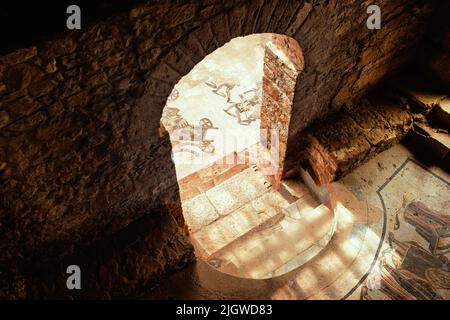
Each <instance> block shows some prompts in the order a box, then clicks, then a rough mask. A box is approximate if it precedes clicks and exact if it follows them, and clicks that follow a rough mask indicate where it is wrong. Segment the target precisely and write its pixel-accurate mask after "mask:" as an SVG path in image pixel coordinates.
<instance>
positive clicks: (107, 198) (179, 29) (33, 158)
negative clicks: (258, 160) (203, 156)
mask: <svg viewBox="0 0 450 320" xmlns="http://www.w3.org/2000/svg"><path fill="white" fill-rule="evenodd" d="M378 4H379V5H380V7H381V9H382V12H383V21H384V22H383V28H382V29H381V30H378V31H370V30H368V29H367V28H366V27H365V23H366V19H367V14H366V10H365V6H366V3H365V2H361V1H359V0H349V1H338V0H329V1H316V0H314V1H309V2H308V1H296V0H287V1H285V0H282V1H281V0H279V1H272V0H271V1H268V0H267V1H266V0H247V1H244V0H242V1H239V0H230V1H218V0H207V1H183V2H182V1H176V2H174V1H158V2H149V3H147V4H143V5H139V6H137V7H136V8H134V9H133V10H131V11H130V12H124V13H122V14H119V15H116V16H114V17H111V18H109V19H106V20H103V21H101V22H99V23H96V24H94V25H92V26H89V27H88V28H86V29H83V30H82V31H80V32H68V33H66V34H65V35H61V36H60V37H59V38H57V39H53V40H51V41H48V42H45V43H36V46H33V47H29V48H18V49H17V50H16V51H14V52H11V53H9V54H7V55H3V56H1V57H0V185H1V187H0V278H4V277H5V275H6V274H8V273H14V274H15V275H16V276H15V277H16V279H17V281H15V280H11V279H12V276H11V277H10V278H8V276H6V279H9V280H7V281H6V284H7V287H8V289H2V288H0V297H13V296H14V297H22V298H23V297H36V296H40V297H48V296H50V295H51V292H52V288H51V286H49V287H48V288H43V287H39V288H38V287H36V285H34V283H36V282H33V281H31V280H30V281H28V280H27V279H28V278H30V279H34V278H35V277H37V276H38V275H39V274H42V273H43V272H44V271H42V270H41V269H39V268H38V267H37V265H40V264H41V263H42V264H43V265H47V264H49V263H47V262H46V261H50V262H51V261H54V260H56V261H59V260H62V258H63V257H70V256H71V255H75V256H76V253H77V252H78V251H79V250H80V248H85V247H90V246H94V244H95V243H98V242H99V241H102V239H107V238H108V237H112V236H113V235H114V234H117V233H118V232H120V231H121V230H124V229H125V228H127V227H128V226H130V224H131V223H133V222H134V221H138V220H139V219H141V218H142V217H147V219H150V220H154V224H153V225H154V226H155V227H154V228H156V229H159V230H167V229H166V227H165V226H166V225H167V224H169V221H170V219H169V220H168V219H161V218H160V215H157V214H151V212H159V213H160V214H167V215H169V214H172V215H173V218H174V220H175V221H177V226H173V228H176V229H173V228H172V227H171V228H172V229H170V230H172V231H174V230H175V231H174V232H175V234H177V235H179V237H181V238H183V237H185V230H184V229H183V228H184V220H183V217H182V215H181V212H180V210H179V208H180V199H179V190H178V185H177V181H176V175H175V169H174V166H173V163H172V161H171V157H170V153H171V146H170V142H169V139H168V136H164V137H160V136H159V134H158V129H159V126H160V123H159V122H160V117H161V113H162V109H163V107H164V105H165V101H166V98H167V96H168V95H169V93H170V92H171V90H172V88H173V86H174V85H175V84H176V83H177V82H178V80H179V79H180V78H181V77H182V76H184V75H185V74H187V73H188V72H189V71H190V70H191V69H192V68H193V67H194V66H195V64H196V63H198V62H200V61H201V60H202V59H203V58H204V57H205V56H206V55H207V54H209V53H211V52H212V51H214V50H215V49H217V48H219V47H220V46H222V45H223V44H225V43H226V42H228V41H229V40H231V39H232V38H234V37H238V36H243V35H247V34H252V33H263V32H272V33H278V34H284V35H287V36H291V37H293V38H294V39H295V40H297V41H298V42H299V43H300V45H301V47H302V50H303V53H304V57H305V70H304V71H303V73H302V74H301V76H300V77H299V78H298V80H297V84H296V90H295V96H294V105H293V108H292V114H291V120H290V122H291V124H290V131H289V135H290V137H295V134H296V133H298V132H299V131H301V130H302V129H304V128H305V127H306V126H307V125H308V124H309V123H311V121H313V120H314V119H317V118H319V117H322V116H324V115H326V114H328V113H329V112H331V111H336V110H338V109H340V108H341V107H342V106H344V105H354V104H355V103H356V101H358V99H359V98H360V97H361V96H362V95H363V94H364V93H365V92H366V91H367V90H368V89H370V88H371V87H372V86H374V85H376V84H377V83H378V82H379V81H381V80H382V79H383V78H384V77H385V76H386V75H387V74H389V73H390V72H392V71H394V70H396V69H397V68H399V67H401V66H402V65H404V64H405V63H407V62H408V61H410V60H411V59H412V58H413V57H414V54H415V48H416V46H417V44H418V42H419V41H420V39H421V34H422V33H423V31H424V30H425V28H424V25H425V24H426V23H427V21H428V15H429V13H430V11H431V9H432V2H428V1H419V0H398V1H391V0H380V1H378ZM289 148H290V147H289V143H288V150H289ZM149 212H150V213H149ZM141 232H149V233H150V232H153V230H151V229H149V230H144V231H142V230H141ZM134 237H135V240H136V241H144V242H146V243H147V242H148V245H145V244H144V243H143V244H142V248H141V249H142V252H141V253H140V254H141V257H140V258H139V259H144V260H145V259H147V258H146V257H147V256H148V255H153V254H154V252H160V251H161V250H164V246H165V245H164V243H167V242H165V241H158V239H159V240H161V239H162V238H164V237H168V234H161V233H156V234H155V235H154V237H155V239H153V238H152V236H150V234H149V237H145V236H141V235H134ZM160 238H161V239H160ZM139 239H140V240H139ZM127 243H133V242H132V241H131V240H130V241H129V242H127ZM180 243H184V244H183V245H178V246H175V247H174V248H173V250H172V251H171V254H169V256H167V257H166V259H167V261H166V262H164V263H161V262H154V261H152V260H149V261H148V264H149V266H148V268H149V269H148V270H150V271H148V272H144V273H143V274H145V276H143V278H146V279H157V278H158V276H159V275H161V274H163V272H164V271H167V270H170V267H171V266H172V265H178V264H179V263H178V262H183V263H187V262H188V260H189V259H186V257H188V256H189V255H190V252H191V250H192V248H191V247H190V246H189V244H188V241H184V242H183V241H181V242H180ZM127 246H132V245H131V244H129V245H127ZM94 247H95V246H94ZM130 248H131V247H130ZM135 248H138V247H135ZM136 250H137V249H136ZM127 252H136V251H135V250H134V251H133V250H131V249H130V251H127V250H123V251H122V252H121V254H123V255H124V254H126V253H127ZM113 253H114V252H110V254H111V255H113ZM99 254H100V252H99ZM133 254H134V255H135V256H136V257H137V255H138V254H137V253H130V255H133ZM111 259H113V260H114V258H113V257H111ZM124 259H125V258H124ZM136 259H137V258H136ZM136 259H134V258H130V260H127V261H128V262H129V263H130V267H129V270H131V271H130V272H131V273H136V272H138V271H137V268H138V267H137V265H139V264H136ZM125 260H126V259H125ZM177 261H178V262H177ZM55 263H56V262H55ZM120 263H125V262H124V260H121V262H120ZM50 264H51V263H50ZM133 266H134V267H133ZM33 270H34V271H33ZM115 270H117V272H111V273H110V277H111V279H110V280H109V281H111V282H113V281H117V283H119V284H122V285H123V286H130V287H134V286H135V285H136V283H137V282H130V281H128V280H126V279H128V278H129V277H123V274H122V273H121V272H122V271H121V270H122V269H121V268H116V269H115ZM33 272H34V273H33ZM48 272H50V271H48ZM25 274H26V275H27V276H26V277H25V276H23V275H25ZM54 277H62V278H63V279H65V277H66V274H65V273H64V272H59V271H58V272H54ZM130 277H132V275H131V276H130ZM112 279H114V280H112ZM139 279H141V278H139ZM141 280H142V279H141ZM0 283H2V284H5V282H0ZM3 287H5V286H3ZM107 287H108V286H107ZM113 287H115V288H117V287H120V285H117V284H115V285H114V286H113ZM108 288H112V286H109V287H108Z"/></svg>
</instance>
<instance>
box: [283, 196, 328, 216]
mask: <svg viewBox="0 0 450 320" xmlns="http://www.w3.org/2000/svg"><path fill="white" fill-rule="evenodd" d="M319 205H320V203H319V202H318V201H317V199H316V198H315V197H314V196H313V195H312V194H304V195H303V196H302V197H301V198H300V199H298V200H297V201H295V202H294V203H291V204H290V205H289V206H288V207H287V208H286V209H285V210H284V214H285V215H286V216H288V217H290V218H293V219H301V218H302V216H303V215H304V214H308V213H309V212H310V211H313V210H315V209H316V208H317V207H318V206H319Z"/></svg>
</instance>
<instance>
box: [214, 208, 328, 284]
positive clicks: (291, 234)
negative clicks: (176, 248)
mask: <svg viewBox="0 0 450 320" xmlns="http://www.w3.org/2000/svg"><path fill="white" fill-rule="evenodd" d="M333 228H334V215H333V213H332V212H331V210H330V209H329V208H327V207H326V206H325V205H320V206H318V207H317V208H316V209H314V210H310V211H307V212H305V213H304V214H302V215H301V218H300V219H299V220H297V219H292V218H289V217H285V218H284V219H283V220H281V221H280V222H278V223H277V224H275V225H272V226H270V227H269V228H265V229H262V230H258V231H257V232H253V233H252V234H251V236H250V237H243V238H242V239H239V240H238V241H236V242H235V243H234V244H233V246H232V247H229V248H226V249H223V250H221V251H220V252H217V253H216V254H214V255H213V256H211V257H210V259H209V261H210V264H211V265H213V266H215V267H216V268H217V269H218V270H220V271H222V272H225V273H229V274H233V275H235V276H241V277H244V278H256V279H264V278H268V277H271V276H273V274H274V273H277V274H280V273H281V272H282V271H285V270H288V269H291V270H292V269H295V268H296V267H298V266H300V265H294V263H293V262H297V263H301V262H302V260H301V259H300V258H299V256H300V255H301V254H302V253H305V257H306V258H304V259H303V260H304V261H303V263H305V262H307V261H308V258H310V257H311V253H312V254H313V255H315V254H317V253H318V252H309V251H307V250H308V249H309V248H311V247H313V246H314V245H315V244H321V245H323V239H327V236H329V237H328V238H331V234H332V232H333ZM328 241H329V239H328ZM321 242H322V243H321ZM319 251H320V250H319ZM308 255H309V256H308ZM295 259H296V260H295ZM283 266H285V267H284V269H283Z"/></svg>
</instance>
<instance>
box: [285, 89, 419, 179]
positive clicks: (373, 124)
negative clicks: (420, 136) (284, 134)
mask: <svg viewBox="0 0 450 320" xmlns="http://www.w3.org/2000/svg"><path fill="white" fill-rule="evenodd" d="M412 125H413V115H412V114H411V112H409V111H408V110H404V109H402V107H401V106H400V105H398V104H397V103H395V102H393V101H392V100H390V99H388V98H374V97H368V98H365V99H362V100H361V102H360V103H359V105H358V106H357V107H355V108H353V109H348V110H343V111H342V112H340V113H338V114H336V115H332V116H330V117H328V118H327V119H324V120H323V121H319V122H318V123H316V124H314V125H312V126H311V127H309V128H308V129H307V130H305V131H304V132H303V133H302V134H301V135H300V136H299V137H298V141H300V143H299V144H298V145H297V147H296V154H297V158H296V160H295V161H289V162H288V163H287V168H286V175H287V176H289V175H292V174H294V173H296V170H297V168H298V165H300V166H301V167H303V168H306V169H308V171H309V172H310V173H311V176H313V177H314V179H315V180H316V182H317V183H319V184H326V183H329V182H332V181H334V180H336V179H339V178H341V177H343V176H345V175H346V174H348V173H349V172H350V171H351V170H352V169H354V168H355V167H357V166H358V165H360V164H362V163H363V162H365V161H367V160H369V159H370V158H372V157H373V156H375V155H376V154H378V153H380V152H381V151H384V150H386V149H388V148H389V147H391V146H393V145H394V144H396V143H398V142H400V140H402V139H403V138H404V137H405V136H406V134H407V133H408V131H409V130H410V129H411V127H412ZM294 150H295V149H294Z"/></svg>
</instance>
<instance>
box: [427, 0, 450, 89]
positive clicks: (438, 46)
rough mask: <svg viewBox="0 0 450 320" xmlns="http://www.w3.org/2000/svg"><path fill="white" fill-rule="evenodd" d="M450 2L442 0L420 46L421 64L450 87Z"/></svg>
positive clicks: (429, 73)
mask: <svg viewBox="0 0 450 320" xmlns="http://www.w3.org/2000/svg"><path fill="white" fill-rule="evenodd" d="M449 12H450V2H448V1H440V2H439V4H438V6H437V9H436V10H435V13H434V14H433V17H432V20H431V21H432V23H431V24H430V26H429V28H428V31H427V33H426V37H425V40H424V41H423V43H422V44H421V46H420V59H419V65H420V67H421V69H422V70H423V71H425V73H427V74H428V75H431V76H432V77H434V78H436V79H437V80H439V81H441V82H442V83H444V84H446V86H447V88H450V22H449V19H448V13H449Z"/></svg>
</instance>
